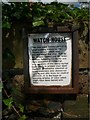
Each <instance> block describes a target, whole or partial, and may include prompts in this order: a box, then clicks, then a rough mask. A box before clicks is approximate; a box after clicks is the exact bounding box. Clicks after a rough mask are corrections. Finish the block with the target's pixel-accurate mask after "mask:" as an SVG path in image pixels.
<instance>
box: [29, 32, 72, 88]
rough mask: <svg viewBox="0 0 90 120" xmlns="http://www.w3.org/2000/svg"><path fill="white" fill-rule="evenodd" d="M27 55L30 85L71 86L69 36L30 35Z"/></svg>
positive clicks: (62, 34) (60, 34) (70, 46)
mask: <svg viewBox="0 0 90 120" xmlns="http://www.w3.org/2000/svg"><path fill="white" fill-rule="evenodd" d="M28 53H29V74H30V80H31V84H32V85H37V86H66V85H70V84H71V66H72V40H71V34H69V33H42V34H30V35H29V39H28Z"/></svg>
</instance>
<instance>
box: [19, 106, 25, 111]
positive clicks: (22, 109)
mask: <svg viewBox="0 0 90 120" xmlns="http://www.w3.org/2000/svg"><path fill="white" fill-rule="evenodd" d="M19 108H20V110H19V111H20V112H22V113H23V112H24V106H23V105H21V104H19Z"/></svg>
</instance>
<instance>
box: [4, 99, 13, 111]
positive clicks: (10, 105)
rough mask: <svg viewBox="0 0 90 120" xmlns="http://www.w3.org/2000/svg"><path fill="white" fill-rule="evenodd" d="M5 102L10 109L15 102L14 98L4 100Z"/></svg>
mask: <svg viewBox="0 0 90 120" xmlns="http://www.w3.org/2000/svg"><path fill="white" fill-rule="evenodd" d="M3 102H4V104H5V105H6V106H7V107H8V108H9V109H10V108H11V107H12V103H13V98H12V97H10V98H7V99H4V100H3Z"/></svg>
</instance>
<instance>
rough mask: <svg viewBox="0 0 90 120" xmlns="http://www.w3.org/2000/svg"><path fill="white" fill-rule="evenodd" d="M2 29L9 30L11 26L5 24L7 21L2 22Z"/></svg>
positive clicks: (7, 23)
mask: <svg viewBox="0 0 90 120" xmlns="http://www.w3.org/2000/svg"><path fill="white" fill-rule="evenodd" d="M2 27H3V28H8V29H10V28H11V24H10V23H9V22H7V21H3V23H2Z"/></svg>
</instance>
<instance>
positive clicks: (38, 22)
mask: <svg viewBox="0 0 90 120" xmlns="http://www.w3.org/2000/svg"><path fill="white" fill-rule="evenodd" d="M40 25H45V23H44V21H43V20H39V21H35V22H33V27H37V26H40Z"/></svg>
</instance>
